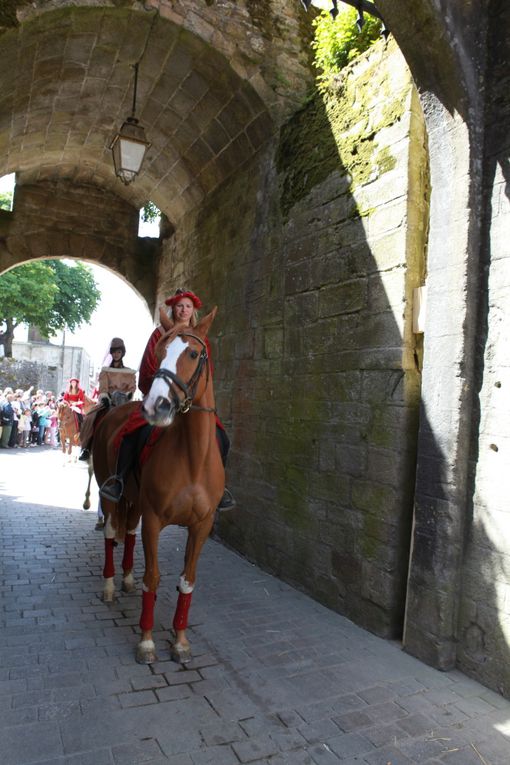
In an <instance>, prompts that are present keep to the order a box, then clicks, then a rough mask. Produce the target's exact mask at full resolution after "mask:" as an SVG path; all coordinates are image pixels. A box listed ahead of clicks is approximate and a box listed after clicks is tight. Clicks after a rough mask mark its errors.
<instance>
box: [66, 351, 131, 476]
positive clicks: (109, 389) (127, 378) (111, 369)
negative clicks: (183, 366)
mask: <svg viewBox="0 0 510 765" xmlns="http://www.w3.org/2000/svg"><path fill="white" fill-rule="evenodd" d="M125 355H126V346H125V345H124V340H123V339H122V338H121V337H114V338H112V341H111V343H110V352H109V354H108V355H107V356H106V358H105V361H104V362H103V367H102V369H101V371H100V373H99V380H98V402H97V406H96V407H94V409H92V410H91V411H90V412H89V413H88V415H87V416H86V417H85V420H84V422H83V426H82V429H81V432H80V443H81V445H82V451H81V454H80V456H79V458H78V459H80V460H82V461H83V462H86V461H87V460H88V459H89V457H90V449H91V447H92V437H93V433H94V425H95V421H96V418H97V415H98V414H99V412H100V411H104V410H105V409H109V407H110V406H111V404H112V397H113V398H115V397H114V394H115V393H116V392H119V393H123V394H124V396H125V400H126V401H129V400H130V399H131V398H132V396H133V393H134V392H135V390H136V372H135V370H134V369H129V368H128V367H126V366H124V356H125ZM105 362H107V363H105ZM119 370H121V371H119ZM114 403H115V402H114Z"/></svg>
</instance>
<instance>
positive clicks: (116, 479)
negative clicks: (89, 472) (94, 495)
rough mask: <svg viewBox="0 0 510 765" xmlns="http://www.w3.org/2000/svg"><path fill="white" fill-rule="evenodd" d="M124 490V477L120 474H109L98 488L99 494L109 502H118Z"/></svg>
mask: <svg viewBox="0 0 510 765" xmlns="http://www.w3.org/2000/svg"><path fill="white" fill-rule="evenodd" d="M123 491H124V479H123V477H122V476H121V475H111V476H110V477H109V478H107V479H106V481H105V482H104V483H103V485H102V486H101V488H100V489H99V495H100V496H101V497H103V499H109V500H110V502H118V501H119V500H120V498H121V497H122V493H123Z"/></svg>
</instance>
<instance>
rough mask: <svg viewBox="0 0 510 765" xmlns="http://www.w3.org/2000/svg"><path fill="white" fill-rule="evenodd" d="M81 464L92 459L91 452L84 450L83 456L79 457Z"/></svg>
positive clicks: (82, 451)
mask: <svg viewBox="0 0 510 765" xmlns="http://www.w3.org/2000/svg"><path fill="white" fill-rule="evenodd" d="M78 459H79V460H80V462H88V461H89V459H90V450H89V449H82V450H81V454H80V456H79V457H78Z"/></svg>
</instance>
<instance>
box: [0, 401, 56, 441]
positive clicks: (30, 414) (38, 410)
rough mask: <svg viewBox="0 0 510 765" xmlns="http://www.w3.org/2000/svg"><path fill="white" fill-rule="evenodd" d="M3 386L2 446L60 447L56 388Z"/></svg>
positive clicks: (0, 431) (0, 404) (0, 437)
mask: <svg viewBox="0 0 510 765" xmlns="http://www.w3.org/2000/svg"><path fill="white" fill-rule="evenodd" d="M32 391H33V387H32V388H29V389H28V390H25V391H24V390H21V389H19V388H18V389H17V390H13V389H12V388H5V390H3V391H2V390H0V449H17V448H27V447H29V446H42V445H47V446H50V447H58V446H59V442H58V425H57V406H58V402H59V401H60V399H61V398H62V395H61V396H59V397H58V399H57V398H56V397H55V395H54V394H53V393H52V391H43V390H38V391H36V392H35V393H32Z"/></svg>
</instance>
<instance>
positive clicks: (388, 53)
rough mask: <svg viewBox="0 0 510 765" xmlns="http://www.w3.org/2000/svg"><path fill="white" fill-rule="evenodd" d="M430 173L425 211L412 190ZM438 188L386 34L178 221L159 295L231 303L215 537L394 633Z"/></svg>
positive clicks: (224, 309)
mask: <svg viewBox="0 0 510 765" xmlns="http://www.w3.org/2000/svg"><path fill="white" fill-rule="evenodd" d="M417 168H418V169H419V171H420V173H421V177H422V180H424V181H425V182H424V183H423V184H422V194H421V199H420V204H421V205H422V208H423V210H424V211H425V219H424V218H423V216H418V215H416V214H415V210H414V207H413V206H414V205H416V204H418V195H417V193H416V192H414V196H413V195H410V194H409V188H408V184H409V178H410V177H411V176H413V174H415V172H416V169H417ZM427 198H428V190H427V184H426V151H425V143H424V130H423V123H422V122H421V121H420V114H419V108H418V106H417V99H416V97H415V95H413V88H412V84H411V79H410V76H409V73H408V71H407V68H406V66H405V62H404V60H403V58H402V56H401V55H400V53H399V52H398V50H397V49H396V47H395V46H393V45H391V44H390V45H389V46H386V45H385V44H384V43H381V44H379V45H377V46H376V47H375V48H374V49H373V50H372V52H371V53H370V54H368V55H365V56H364V57H363V58H362V59H360V61H359V62H358V63H357V64H355V65H352V66H351V67H350V68H349V69H348V70H347V71H346V74H345V77H344V78H343V79H342V80H339V81H338V83H337V84H336V88H335V90H334V91H332V92H331V93H330V94H328V96H327V98H326V100H325V101H321V99H320V97H319V96H317V97H315V98H314V99H313V100H312V101H311V102H310V103H309V104H308V105H307V106H305V107H304V108H303V109H302V110H300V111H299V112H298V113H296V114H295V116H294V117H293V118H292V119H291V120H290V121H289V122H288V123H287V124H286V125H285V126H284V127H283V129H282V131H281V134H280V135H279V136H278V137H277V139H276V140H275V141H274V143H272V144H269V145H266V147H265V149H264V150H263V151H261V152H260V153H259V155H258V156H257V158H256V161H252V162H251V163H250V164H249V166H247V167H246V168H245V171H244V172H243V173H238V174H237V176H236V178H235V180H233V181H232V182H230V183H229V184H228V185H226V186H223V187H222V188H221V189H220V190H219V191H218V192H217V193H216V194H215V195H214V196H211V197H210V198H209V200H208V202H207V203H206V204H205V205H204V206H202V208H201V210H200V212H199V213H196V214H195V215H193V216H188V217H187V218H186V220H185V221H183V224H182V225H180V226H178V227H177V229H176V232H175V234H174V236H173V238H172V240H171V241H170V242H168V244H167V246H166V252H165V254H164V257H163V261H162V270H161V280H160V286H161V292H160V297H161V298H163V297H164V296H165V295H166V294H167V293H168V292H169V291H173V289H175V287H176V286H181V285H184V286H188V287H191V288H193V289H196V291H197V292H198V293H199V294H200V295H201V297H202V298H203V299H204V300H205V303H206V306H207V307H210V306H212V305H213V304H218V306H219V313H218V317H217V319H216V321H215V324H214V326H213V329H212V333H211V334H212V340H213V352H214V361H215V387H216V392H217V403H218V409H219V412H220V415H221V417H222V419H223V420H224V421H225V424H226V426H227V431H228V433H229V435H230V437H231V440H232V451H231V454H230V457H229V463H228V484H229V486H230V487H231V488H232V490H233V492H234V494H235V496H236V498H237V501H238V503H239V509H238V510H236V511H233V512H231V513H228V514H227V513H225V514H221V516H220V517H219V520H218V526H217V533H218V534H219V536H220V537H221V538H222V539H223V540H224V541H225V542H226V543H228V544H229V545H232V546H233V547H235V548H236V549H238V550H239V551H240V552H242V553H243V554H244V555H246V556H248V557H249V558H251V559H253V560H256V561H257V562H258V563H259V564H260V565H262V566H264V567H265V568H267V569H268V570H270V571H272V572H274V573H276V574H277V575H278V576H280V577H282V578H283V579H285V580H287V581H289V582H292V583H293V584H294V585H296V586H298V587H300V588H302V589H304V590H306V591H307V592H309V593H310V594H312V595H313V596H314V597H316V598H317V599H319V600H320V601H321V602H323V603H325V604H326V605H328V606H330V607H332V608H334V609H335V610H337V611H340V612H342V613H344V614H346V615H347V616H349V617H350V618H352V619H353V620H355V621H356V622H357V623H359V624H361V625H363V626H365V627H368V628H369V629H371V630H373V631H374V632H376V633H378V634H381V635H385V636H396V635H398V634H399V632H400V630H401V625H402V614H403V592H404V589H405V580H406V570H407V562H408V547H409V538H410V525H411V517H412V500H413V482H414V462H415V444H416V429H417V407H418V399H419V387H420V386H419V370H418V369H417V366H416V361H415V358H416V354H415V350H416V344H415V339H414V337H413V336H412V332H411V330H410V326H411V307H412V306H411V302H410V295H411V293H412V287H413V286H416V285H418V284H419V283H420V280H421V276H422V273H423V268H424V265H423V260H424V252H425V236H426V234H425V232H426V210H427Z"/></svg>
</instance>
